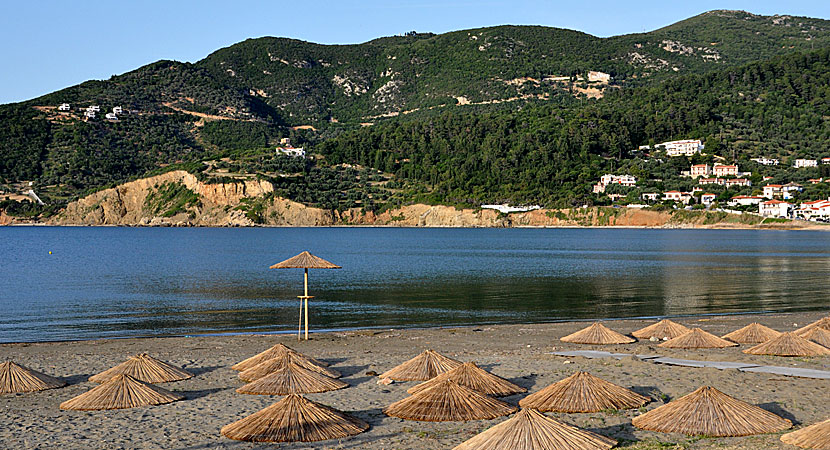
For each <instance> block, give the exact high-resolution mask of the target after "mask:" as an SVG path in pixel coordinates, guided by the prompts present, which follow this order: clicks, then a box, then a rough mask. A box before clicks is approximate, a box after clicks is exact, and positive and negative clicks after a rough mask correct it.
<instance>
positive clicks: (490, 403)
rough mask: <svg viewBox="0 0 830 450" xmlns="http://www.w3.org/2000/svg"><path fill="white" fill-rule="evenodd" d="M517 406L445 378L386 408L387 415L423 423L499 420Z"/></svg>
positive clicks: (513, 410)
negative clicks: (497, 418) (498, 418)
mask: <svg viewBox="0 0 830 450" xmlns="http://www.w3.org/2000/svg"><path fill="white" fill-rule="evenodd" d="M516 409H517V408H516V407H515V406H513V405H509V404H507V403H504V402H502V401H499V400H496V399H494V398H492V397H488V396H486V395H484V394H482V393H480V392H477V391H474V390H472V389H470V388H468V387H466V386H461V385H460V384H458V383H456V382H454V381H450V380H445V381H442V382H441V383H438V384H436V385H435V386H433V387H431V388H429V389H426V390H424V391H421V392H419V393H417V394H414V395H411V396H409V397H407V398H405V399H403V400H399V401H397V402H395V403H392V404H391V405H389V406H388V407H386V408H385V409H384V410H383V413H384V414H386V415H387V416H392V417H398V418H400V419H406V420H418V421H423V422H455V421H468V420H484V419H495V418H496V417H501V416H506V415H508V414H510V413H513V412H515V411H516Z"/></svg>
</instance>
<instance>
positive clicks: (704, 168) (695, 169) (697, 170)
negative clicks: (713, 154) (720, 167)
mask: <svg viewBox="0 0 830 450" xmlns="http://www.w3.org/2000/svg"><path fill="white" fill-rule="evenodd" d="M709 175H712V168H711V167H709V164H695V165H693V166H692V167H691V168H689V176H690V177H692V178H698V177H708V176H709Z"/></svg>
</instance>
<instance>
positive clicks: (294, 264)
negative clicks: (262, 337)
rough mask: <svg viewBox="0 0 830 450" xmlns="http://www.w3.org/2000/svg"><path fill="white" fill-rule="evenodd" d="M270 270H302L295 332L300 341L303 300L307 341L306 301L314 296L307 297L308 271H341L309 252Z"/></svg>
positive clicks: (278, 264) (289, 259) (279, 263)
mask: <svg viewBox="0 0 830 450" xmlns="http://www.w3.org/2000/svg"><path fill="white" fill-rule="evenodd" d="M270 269H304V270H305V278H304V281H305V282H304V287H305V289H304V290H303V295H300V296H297V298H299V299H300V326H299V329H298V330H297V340H298V341H299V340H300V332H301V331H302V328H303V300H305V340H308V299H310V298H314V296H311V295H308V269H342V267H340V266H338V265H337V264H334V263H330V262H328V261H326V260H325V259H323V258H319V257H317V256H314V255H312V254H311V253H309V252H302V253H300V254H299V255H297V256H295V257H293V258H288V259H286V260H285V261H283V262H278V263H276V264H274V265H273V266H271V267H270Z"/></svg>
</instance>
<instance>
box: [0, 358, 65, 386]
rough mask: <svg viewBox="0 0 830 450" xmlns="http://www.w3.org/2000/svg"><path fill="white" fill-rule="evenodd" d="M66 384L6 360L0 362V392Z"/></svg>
mask: <svg viewBox="0 0 830 450" xmlns="http://www.w3.org/2000/svg"><path fill="white" fill-rule="evenodd" d="M63 386H66V382H65V381H63V380H61V379H58V378H55V377H50V376H49V375H46V374H43V373H40V372H38V371H35V370H32V369H29V368H28V367H24V366H21V365H20V364H17V363H14V362H11V361H6V362H4V363H3V364H0V394H16V393H20V392H37V391H45V390H46V389H55V388H59V387H63Z"/></svg>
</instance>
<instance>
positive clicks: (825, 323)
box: [794, 316, 830, 336]
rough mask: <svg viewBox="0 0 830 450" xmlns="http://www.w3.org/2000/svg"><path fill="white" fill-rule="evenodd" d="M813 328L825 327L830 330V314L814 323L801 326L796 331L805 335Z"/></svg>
mask: <svg viewBox="0 0 830 450" xmlns="http://www.w3.org/2000/svg"><path fill="white" fill-rule="evenodd" d="M813 328H824V329H825V330H830V316H827V317H822V318H821V319H819V320H816V321H815V322H813V323H811V324H809V325H807V326H804V327H801V328H799V329H797V330H795V331H794V333H795V334H797V335H799V336H803V335H804V334H806V333H807V332H808V331H810V330H812V329H813Z"/></svg>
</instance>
